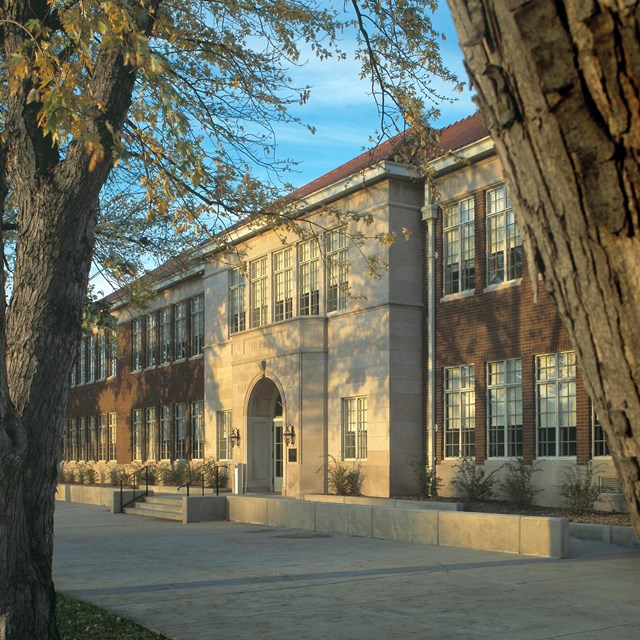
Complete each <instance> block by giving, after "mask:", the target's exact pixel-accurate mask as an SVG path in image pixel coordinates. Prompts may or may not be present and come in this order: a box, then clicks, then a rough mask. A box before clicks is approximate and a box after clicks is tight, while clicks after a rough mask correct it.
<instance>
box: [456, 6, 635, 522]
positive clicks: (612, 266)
mask: <svg viewBox="0 0 640 640" xmlns="http://www.w3.org/2000/svg"><path fill="white" fill-rule="evenodd" d="M448 2H449V6H450V8H451V12H452V14H453V19H454V22H455V25H456V29H457V32H458V36H459V40H460V43H461V46H462V49H463V52H464V56H465V61H466V65H467V70H468V73H469V76H470V78H471V82H472V84H473V86H474V88H475V89H476V91H477V95H478V104H479V106H480V110H481V112H482V115H483V117H484V120H485V122H486V124H487V127H488V128H489V131H490V133H491V136H492V137H493V140H494V142H495V145H496V149H497V153H498V156H499V158H500V160H501V162H502V164H503V167H504V171H505V174H506V176H507V179H508V181H509V183H510V187H511V193H512V197H513V206H514V211H515V213H516V216H517V220H518V225H519V227H520V230H521V232H522V234H523V237H524V241H525V246H526V248H527V254H528V259H529V263H530V265H531V267H532V268H531V273H532V274H533V275H532V277H533V278H534V279H536V283H537V271H538V269H539V270H540V271H541V272H542V275H543V278H544V283H545V286H546V287H547V289H548V290H549V291H550V293H551V295H552V296H553V298H554V299H555V301H556V303H557V305H558V309H559V311H560V314H561V316H562V319H563V321H564V323H565V325H566V327H567V329H568V331H569V333H570V335H571V338H572V340H573V344H574V346H575V350H576V354H577V357H578V363H579V367H580V372H581V375H582V377H583V379H584V381H585V384H586V387H587V389H588V391H589V394H590V396H591V398H592V400H593V403H594V407H595V409H596V411H597V413H598V415H599V417H600V420H601V421H602V424H603V427H604V430H605V432H606V434H607V439H608V442H609V447H610V450H611V454H612V457H613V460H614V462H615V465H616V468H617V470H618V473H619V476H620V480H621V483H622V487H623V490H624V494H625V498H626V500H627V504H628V506H629V511H630V513H631V517H632V522H633V524H634V526H635V528H636V531H638V533H639V535H640V511H639V509H640V322H639V321H638V318H640V235H639V233H640V211H639V202H640V199H639V196H640V194H639V192H638V190H639V188H640V167H639V165H638V160H639V157H640V154H639V151H640V102H639V96H640V43H639V40H638V32H639V25H638V16H639V11H638V2H637V0H606V1H605V0H563V1H560V0H556V1H553V0H535V1H530V0H512V1H511V2H495V1H491V0H448ZM536 265H537V267H538V269H536V267H535V266H536Z"/></svg>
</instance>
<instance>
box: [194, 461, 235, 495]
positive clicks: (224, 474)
mask: <svg viewBox="0 0 640 640" xmlns="http://www.w3.org/2000/svg"><path fill="white" fill-rule="evenodd" d="M216 465H217V462H216V459H215V458H207V459H206V460H205V461H204V462H203V463H202V464H201V465H200V471H201V473H204V483H205V486H207V487H209V488H211V489H214V488H215V486H216V473H217V474H218V486H219V487H226V486H227V485H228V484H229V472H228V470H227V467H226V466H224V465H218V468H217V471H216Z"/></svg>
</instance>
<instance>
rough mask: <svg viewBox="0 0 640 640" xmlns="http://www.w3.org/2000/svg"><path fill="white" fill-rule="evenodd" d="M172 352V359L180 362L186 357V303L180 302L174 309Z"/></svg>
mask: <svg viewBox="0 0 640 640" xmlns="http://www.w3.org/2000/svg"><path fill="white" fill-rule="evenodd" d="M174 314H175V315H174V318H173V324H174V332H173V336H174V350H173V357H174V358H175V359H176V360H182V359H183V358H186V357H187V303H186V302H180V303H178V304H177V305H176V306H175V307H174Z"/></svg>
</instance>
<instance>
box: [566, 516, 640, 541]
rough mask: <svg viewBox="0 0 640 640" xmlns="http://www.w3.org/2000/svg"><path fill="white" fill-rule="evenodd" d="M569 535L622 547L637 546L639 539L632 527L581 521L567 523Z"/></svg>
mask: <svg viewBox="0 0 640 640" xmlns="http://www.w3.org/2000/svg"><path fill="white" fill-rule="evenodd" d="M569 535H570V536H571V537H572V538H578V539H580V540H595V541H596V542H604V543H606V544H618V545H621V546H623V547H639V546H640V541H639V540H638V536H637V535H636V532H635V530H634V529H633V527H616V526H610V525H602V524H587V523H581V522H570V523H569Z"/></svg>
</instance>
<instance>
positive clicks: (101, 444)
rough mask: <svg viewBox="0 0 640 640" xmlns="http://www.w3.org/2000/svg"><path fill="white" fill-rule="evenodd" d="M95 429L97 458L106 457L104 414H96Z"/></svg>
mask: <svg viewBox="0 0 640 640" xmlns="http://www.w3.org/2000/svg"><path fill="white" fill-rule="evenodd" d="M96 430H97V432H98V460H106V459H107V425H106V424H105V421H104V416H101V415H98V416H96Z"/></svg>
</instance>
